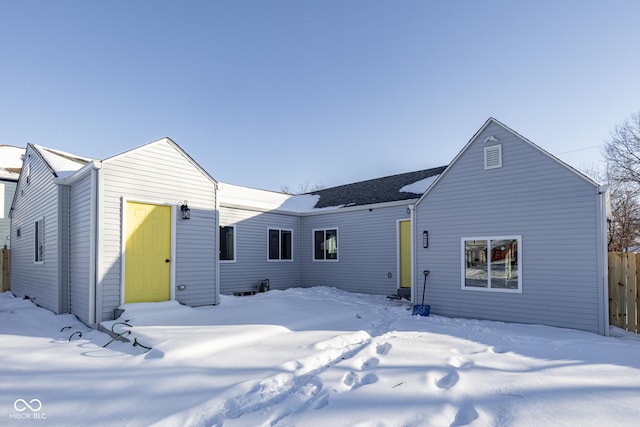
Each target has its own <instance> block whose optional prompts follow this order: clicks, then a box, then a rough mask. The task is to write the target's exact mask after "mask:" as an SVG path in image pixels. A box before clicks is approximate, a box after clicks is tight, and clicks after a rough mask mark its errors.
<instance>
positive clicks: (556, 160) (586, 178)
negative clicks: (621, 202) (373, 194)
mask: <svg viewBox="0 0 640 427" xmlns="http://www.w3.org/2000/svg"><path fill="white" fill-rule="evenodd" d="M491 124H495V125H497V126H500V127H501V128H503V129H504V130H506V131H507V132H509V133H511V134H512V135H514V136H515V137H516V138H518V139H520V140H521V141H523V142H524V143H526V144H529V145H530V146H531V147H533V148H535V149H536V150H538V151H539V152H540V153H542V154H544V155H545V156H547V157H549V158H550V159H551V160H553V161H555V162H557V163H559V164H560V165H562V166H564V167H565V168H567V169H568V170H570V171H571V172H573V173H574V174H575V175H577V176H578V177H580V178H581V179H583V180H585V181H587V182H589V183H590V184H592V185H593V186H595V187H596V188H599V187H600V184H599V183H598V182H596V181H594V180H593V179H591V178H590V177H588V176H587V175H585V174H584V173H582V172H580V171H579V170H577V169H576V168H574V167H573V166H571V165H569V164H568V163H565V162H563V161H562V160H560V159H559V158H558V157H556V156H554V155H553V154H551V153H549V152H548V151H546V150H545V149H543V148H542V147H540V146H538V145H536V144H534V143H533V142H531V141H529V140H528V139H527V138H525V137H524V136H522V135H520V134H519V133H518V132H516V131H515V130H513V129H511V128H510V127H509V126H507V125H505V124H504V123H502V122H500V121H499V120H497V119H495V118H493V117H489V118H488V119H487V121H485V122H484V124H483V125H482V126H481V127H480V129H478V131H477V132H476V133H475V134H474V135H473V136H472V137H471V139H470V140H469V142H467V143H466V144H465V146H464V147H463V148H462V150H460V152H458V154H457V155H456V157H454V159H453V160H452V161H451V163H449V166H447V167H446V168H445V170H444V171H443V172H442V173H441V174H440V175H439V176H438V177H437V178H436V180H435V182H434V183H433V184H432V185H431V186H429V188H428V189H427V190H426V191H425V192H424V193H423V194H422V195H421V196H420V199H419V200H418V201H417V202H416V205H417V204H419V203H420V202H421V201H422V200H423V199H424V198H425V197H426V196H427V194H428V193H430V192H431V190H432V189H433V188H434V187H435V186H436V185H438V182H440V180H441V179H442V178H443V177H444V176H445V175H446V174H447V173H449V170H450V169H451V168H452V167H453V166H454V164H455V163H456V162H457V161H458V159H459V158H460V157H461V156H462V154H463V153H464V152H465V151H467V149H468V148H469V147H470V146H471V144H473V143H474V142H475V141H476V139H477V138H478V136H479V135H480V134H481V133H482V132H483V131H484V130H485V129H486V128H487V127H488V126H489V125H491Z"/></svg>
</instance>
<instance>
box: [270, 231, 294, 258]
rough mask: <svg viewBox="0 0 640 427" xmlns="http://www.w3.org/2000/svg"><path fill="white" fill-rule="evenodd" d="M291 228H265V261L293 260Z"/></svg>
mask: <svg viewBox="0 0 640 427" xmlns="http://www.w3.org/2000/svg"><path fill="white" fill-rule="evenodd" d="M292 242H293V230H286V229H285V230H281V229H279V228H269V229H267V246H268V247H267V261H292V260H293V246H292Z"/></svg>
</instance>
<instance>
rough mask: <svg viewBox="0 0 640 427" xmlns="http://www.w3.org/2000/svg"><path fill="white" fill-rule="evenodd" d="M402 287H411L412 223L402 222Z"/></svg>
mask: <svg viewBox="0 0 640 427" xmlns="http://www.w3.org/2000/svg"><path fill="white" fill-rule="evenodd" d="M398 224H399V227H400V230H399V233H398V234H399V236H400V239H399V240H400V241H399V243H398V246H399V248H400V255H399V258H400V287H401V288H410V287H411V221H400V222H399V223H398Z"/></svg>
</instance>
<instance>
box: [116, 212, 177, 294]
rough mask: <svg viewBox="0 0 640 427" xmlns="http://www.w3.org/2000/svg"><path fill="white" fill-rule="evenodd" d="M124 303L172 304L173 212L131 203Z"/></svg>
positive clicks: (128, 221) (126, 247) (128, 220)
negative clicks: (157, 302) (156, 302)
mask: <svg viewBox="0 0 640 427" xmlns="http://www.w3.org/2000/svg"><path fill="white" fill-rule="evenodd" d="M126 221H127V222H126V227H127V228H126V233H125V239H126V245H125V266H124V268H125V278H124V289H125V295H124V302H125V303H131V302H155V301H168V300H169V298H170V282H171V262H170V257H171V208H170V207H169V206H158V205H149V204H144V203H134V202H127V206H126Z"/></svg>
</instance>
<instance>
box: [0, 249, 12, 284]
mask: <svg viewBox="0 0 640 427" xmlns="http://www.w3.org/2000/svg"><path fill="white" fill-rule="evenodd" d="M1 252H2V254H1V256H2V260H1V262H0V264H1V265H2V272H1V274H2V277H0V282H1V283H2V292H5V291H8V290H9V289H11V287H10V286H9V249H8V248H7V245H4V248H2V250H1Z"/></svg>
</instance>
